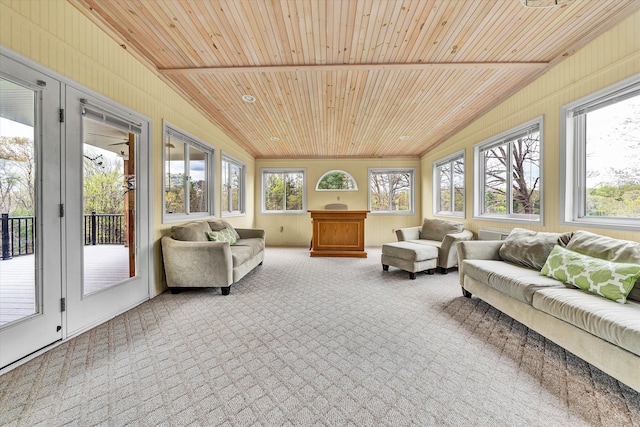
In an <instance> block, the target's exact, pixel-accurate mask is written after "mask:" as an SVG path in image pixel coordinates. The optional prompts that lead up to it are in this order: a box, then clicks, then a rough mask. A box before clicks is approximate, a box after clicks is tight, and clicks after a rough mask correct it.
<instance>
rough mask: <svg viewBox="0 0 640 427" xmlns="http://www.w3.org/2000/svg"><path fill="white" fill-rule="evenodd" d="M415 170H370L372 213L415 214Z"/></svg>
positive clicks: (370, 206) (370, 203)
mask: <svg viewBox="0 0 640 427" xmlns="http://www.w3.org/2000/svg"><path fill="white" fill-rule="evenodd" d="M413 176H414V170H413V169H401V170H391V169H370V170H369V209H370V210H371V212H403V213H412V212H413V191H414V189H413Z"/></svg>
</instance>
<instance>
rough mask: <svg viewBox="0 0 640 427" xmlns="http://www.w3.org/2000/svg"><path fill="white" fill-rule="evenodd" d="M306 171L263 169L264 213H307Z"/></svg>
mask: <svg viewBox="0 0 640 427" xmlns="http://www.w3.org/2000/svg"><path fill="white" fill-rule="evenodd" d="M305 180H306V172H305V170H304V169H262V212H265V213H303V212H305V203H306V202H305V194H304V188H305Z"/></svg>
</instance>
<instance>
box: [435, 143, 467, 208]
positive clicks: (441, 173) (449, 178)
mask: <svg viewBox="0 0 640 427" xmlns="http://www.w3.org/2000/svg"><path fill="white" fill-rule="evenodd" d="M434 169H435V175H434V181H433V182H434V190H433V194H434V195H435V203H434V213H435V214H439V215H454V216H462V215H464V198H465V187H464V156H463V153H458V154H454V155H453V156H452V157H449V158H445V159H443V160H440V161H437V162H435V168H434ZM452 201H453V203H452Z"/></svg>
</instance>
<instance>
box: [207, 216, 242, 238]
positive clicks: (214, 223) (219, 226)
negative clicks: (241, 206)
mask: <svg viewBox="0 0 640 427" xmlns="http://www.w3.org/2000/svg"><path fill="white" fill-rule="evenodd" d="M207 222H208V223H209V227H211V230H213V231H221V230H224V229H225V228H228V229H230V230H232V231H233V234H235V235H236V240H238V239H239V238H240V235H239V234H238V232H237V231H236V229H235V228H233V226H232V225H231V224H229V223H228V222H227V221H225V220H224V219H210V220H208V221H207Z"/></svg>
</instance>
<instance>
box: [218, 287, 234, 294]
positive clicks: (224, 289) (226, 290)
mask: <svg viewBox="0 0 640 427" xmlns="http://www.w3.org/2000/svg"><path fill="white" fill-rule="evenodd" d="M220 290H221V291H222V295H229V292H230V291H231V286H227V287H224V288H220Z"/></svg>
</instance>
